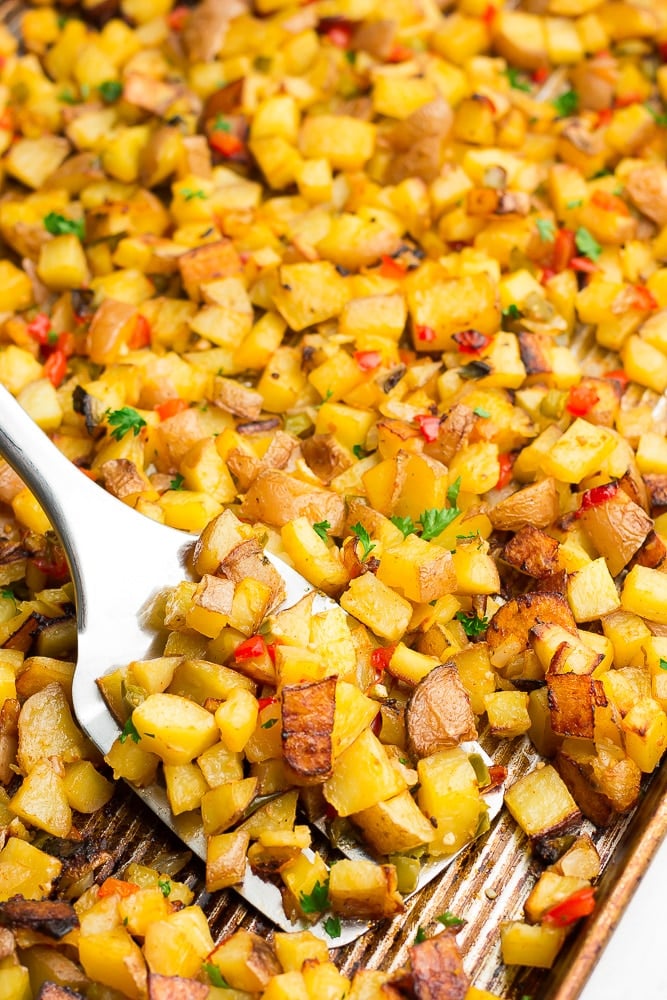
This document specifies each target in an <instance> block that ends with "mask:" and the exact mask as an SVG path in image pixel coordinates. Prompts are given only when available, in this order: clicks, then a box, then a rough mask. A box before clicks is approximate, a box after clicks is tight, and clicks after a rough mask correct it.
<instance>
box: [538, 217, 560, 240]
mask: <svg viewBox="0 0 667 1000" xmlns="http://www.w3.org/2000/svg"><path fill="white" fill-rule="evenodd" d="M535 225H536V226H537V231H538V233H539V234H540V239H541V240H542V242H543V243H553V241H554V239H555V238H556V227H555V226H554V224H553V222H552V221H551V219H537V220H536V222H535Z"/></svg>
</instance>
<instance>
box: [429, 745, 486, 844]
mask: <svg viewBox="0 0 667 1000" xmlns="http://www.w3.org/2000/svg"><path fill="white" fill-rule="evenodd" d="M417 771H418V774H419V782H420V784H419V791H418V793H417V801H418V803H419V808H420V809H421V811H422V812H423V813H424V815H425V816H426V818H427V819H429V820H430V822H431V823H432V824H433V826H434V829H435V831H436V833H435V839H434V840H433V841H432V843H431V845H430V847H429V851H430V853H431V854H454V853H455V852H456V851H458V850H459V849H460V848H461V847H463V845H464V844H466V843H468V842H469V841H471V840H472V839H473V837H474V836H475V834H476V833H477V829H478V826H479V821H480V817H481V815H482V814H483V812H484V803H483V801H482V800H481V798H480V795H479V787H478V783H477V776H476V774H475V771H474V768H473V766H472V764H471V763H470V761H469V759H468V755H467V754H466V753H465V752H464V751H463V750H461V749H460V748H458V747H457V748H455V749H452V750H441V751H440V752H438V753H435V754H433V755H432V756H430V757H425V758H423V759H422V760H420V761H419V763H418V764H417Z"/></svg>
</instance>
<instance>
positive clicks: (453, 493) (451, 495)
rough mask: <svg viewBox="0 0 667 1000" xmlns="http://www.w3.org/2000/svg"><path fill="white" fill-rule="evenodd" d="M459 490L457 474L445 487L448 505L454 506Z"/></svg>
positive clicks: (459, 482)
mask: <svg viewBox="0 0 667 1000" xmlns="http://www.w3.org/2000/svg"><path fill="white" fill-rule="evenodd" d="M486 416H488V413H487V414H486ZM460 490H461V477H460V476H457V477H456V479H455V480H454V482H453V483H450V485H449V486H448V487H447V503H448V504H449V505H450V507H456V502H457V500H458V498H459V492H460ZM456 513H457V514H459V513H460V511H458V510H457V512H456Z"/></svg>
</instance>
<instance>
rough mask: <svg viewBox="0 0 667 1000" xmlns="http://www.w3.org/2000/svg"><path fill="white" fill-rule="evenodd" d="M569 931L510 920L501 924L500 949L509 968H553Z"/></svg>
mask: <svg viewBox="0 0 667 1000" xmlns="http://www.w3.org/2000/svg"><path fill="white" fill-rule="evenodd" d="M565 934H566V929H565V928H564V927H553V926H552V925H551V924H525V923H524V922H523V921H522V920H508V921H505V922H504V923H502V924H501V925H500V949H501V954H502V957H503V962H504V963H505V965H527V966H530V967H533V968H537V969H550V968H551V966H552V965H553V964H554V962H555V961H556V956H557V955H558V952H559V951H560V949H561V947H562V945H563V942H564V941H565Z"/></svg>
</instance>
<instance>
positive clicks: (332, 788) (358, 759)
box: [323, 729, 406, 816]
mask: <svg viewBox="0 0 667 1000" xmlns="http://www.w3.org/2000/svg"><path fill="white" fill-rule="evenodd" d="M405 787H406V783H405V780H404V779H403V777H402V776H401V775H400V774H399V773H398V771H397V770H396V769H395V768H394V767H393V766H392V764H391V761H390V759H389V757H388V755H387V751H386V750H385V748H384V747H383V745H382V744H381V743H380V741H379V740H378V739H377V737H376V736H374V735H373V733H372V732H371V731H370V729H365V730H364V731H363V732H362V734H361V735H360V736H358V737H357V739H356V740H355V741H354V743H353V744H352V745H351V746H349V747H348V748H347V750H344V751H343V753H342V754H341V755H340V756H339V757H338V758H337V759H336V761H335V763H334V768H333V773H332V775H331V777H330V778H328V779H327V781H326V782H325V783H324V789H323V790H324V797H325V798H326V800H327V802H329V803H330V804H331V805H332V806H333V807H334V809H335V810H336V812H337V813H338V815H339V816H350V815H352V813H358V812H361V810H362V809H368V808H370V806H373V805H376V804H377V803H378V802H382V801H383V800H384V799H389V798H391V797H392V796H393V795H398V793H399V792H402V791H403V790H404V789H405Z"/></svg>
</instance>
